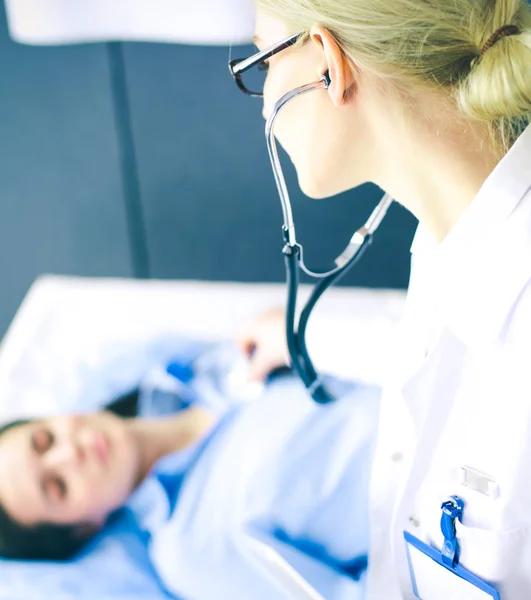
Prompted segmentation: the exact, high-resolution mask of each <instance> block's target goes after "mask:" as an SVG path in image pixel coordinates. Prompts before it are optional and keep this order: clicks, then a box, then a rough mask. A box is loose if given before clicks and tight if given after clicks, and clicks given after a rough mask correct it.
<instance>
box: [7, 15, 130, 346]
mask: <svg viewBox="0 0 531 600" xmlns="http://www.w3.org/2000/svg"><path fill="white" fill-rule="evenodd" d="M0 73H1V84H0V114H1V130H0V131H1V134H0V186H1V187H0V190H1V194H0V198H1V200H0V281H1V295H0V335H1V333H2V332H3V331H4V330H5V328H6V326H7V324H8V323H9V321H10V320H11V318H12V316H13V314H14V312H15V310H16V308H17V307H18V305H19V303H20V301H21V300H22V298H23V296H24V294H25V292H26V291H27V289H28V287H29V285H30V284H31V282H32V281H33V279H34V278H35V277H36V276H37V275H39V274H40V273H43V272H58V273H71V274H76V273H82V274H85V275H124V276H128V275H131V274H132V267H131V259H130V251H129V247H128V240H127V233H126V227H125V224H126V221H125V204H124V201H123V190H122V182H121V174H120V169H119V151H118V146H117V139H116V135H115V125H114V115H113V105H112V101H111V95H110V94H109V63H108V59H107V49H106V48H105V46H90V47H88V46H83V47H73V48H68V49H62V48H61V49H56V48H30V47H24V46H20V45H16V44H13V43H12V42H11V41H10V40H9V39H8V35H7V30H6V24H5V20H4V15H3V11H0Z"/></svg>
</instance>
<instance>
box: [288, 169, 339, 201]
mask: <svg viewBox="0 0 531 600" xmlns="http://www.w3.org/2000/svg"><path fill="white" fill-rule="evenodd" d="M298 179H299V187H300V188H301V190H302V192H303V194H304V195H305V196H308V198H311V199H312V200H323V199H324V198H330V197H331V196H335V195H336V194H337V193H338V192H337V191H335V190H334V189H333V186H331V185H330V182H329V181H320V180H318V179H317V178H316V177H315V176H309V177H303V176H301V175H300V174H298Z"/></svg>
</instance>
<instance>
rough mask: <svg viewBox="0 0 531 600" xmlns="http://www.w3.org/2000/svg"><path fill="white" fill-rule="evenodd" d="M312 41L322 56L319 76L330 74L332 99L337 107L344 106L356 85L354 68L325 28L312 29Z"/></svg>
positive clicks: (329, 89) (317, 26)
mask: <svg viewBox="0 0 531 600" xmlns="http://www.w3.org/2000/svg"><path fill="white" fill-rule="evenodd" d="M310 39H311V40H312V42H313V43H314V44H315V46H316V48H317V51H318V52H319V55H320V59H319V71H320V72H319V74H318V76H319V77H322V76H323V75H324V73H326V72H328V76H329V78H330V86H329V88H328V92H329V94H330V98H331V100H332V102H333V103H334V104H335V106H342V105H343V104H345V101H346V99H347V98H348V97H349V94H350V93H351V91H352V87H353V86H354V84H355V83H356V80H355V77H354V72H353V69H352V66H351V64H350V62H349V61H348V59H347V57H346V56H345V54H344V53H343V51H342V50H341V48H340V47H339V44H338V43H337V41H336V39H335V38H334V36H333V35H332V34H331V33H330V32H329V31H328V30H327V29H325V28H324V27H321V26H320V25H315V26H314V27H312V28H311V29H310Z"/></svg>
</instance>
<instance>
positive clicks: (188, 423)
mask: <svg viewBox="0 0 531 600" xmlns="http://www.w3.org/2000/svg"><path fill="white" fill-rule="evenodd" d="M215 420H216V419H215V417H214V416H213V415H212V414H211V413H210V412H208V411H206V410H205V409H203V408H198V407H194V408H189V409H186V410H183V411H181V412H179V413H177V414H176V415H173V416H171V417H163V418H157V419H129V420H127V421H126V423H127V425H128V427H129V428H130V430H131V432H132V433H133V435H134V436H135V437H136V440H137V444H138V448H139V455H140V464H139V474H138V483H140V482H141V481H143V480H144V478H145V477H146V476H147V475H148V474H149V472H150V471H151V469H152V468H153V466H154V464H155V463H156V462H157V461H158V460H159V459H161V458H162V457H164V456H166V455H168V454H172V453H173V452H176V451H178V450H182V449H184V448H186V447H187V446H190V445H192V444H194V443H195V442H197V441H199V440H200V439H201V438H202V437H203V436H204V435H206V433H208V431H209V430H210V429H211V428H212V426H213V425H214V423H215Z"/></svg>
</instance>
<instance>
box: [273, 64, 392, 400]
mask: <svg viewBox="0 0 531 600" xmlns="http://www.w3.org/2000/svg"><path fill="white" fill-rule="evenodd" d="M329 86H330V77H329V75H328V73H326V74H325V75H323V77H322V78H321V79H320V80H319V81H318V82H315V83H310V84H307V85H304V86H302V87H299V88H297V89H294V90H292V91H290V92H288V93H287V94H285V95H284V96H282V98H280V100H279V101H278V102H277V103H276V104H275V106H274V107H273V110H272V112H271V114H270V115H269V118H268V119H267V123H266V130H265V131H266V139H267V147H268V150H269V157H270V159H271V165H272V167H273V173H274V175H275V181H276V184H277V188H278V193H279V195H280V201H281V203H282V212H283V215H284V225H283V227H282V231H283V235H284V248H283V250H282V252H283V254H284V259H285V263H286V279H287V284H288V301H287V310H286V338H287V344H288V351H289V356H290V359H291V367H292V369H293V370H294V371H295V372H296V373H297V375H298V376H299V377H300V379H301V380H302V382H303V383H304V385H305V386H306V388H307V390H308V393H309V394H310V395H311V397H312V398H313V399H314V400H315V402H317V403H318V404H328V403H329V402H332V401H334V400H335V398H334V397H333V396H332V394H330V392H329V391H328V390H327V389H326V386H325V385H324V383H323V381H322V379H321V378H320V377H319V375H318V373H317V371H316V370H315V368H314V366H313V363H312V360H311V358H310V355H309V353H308V349H307V347H306V329H307V326H308V321H309V319H310V316H311V314H312V311H313V309H314V308H315V306H316V304H317V302H318V301H319V299H320V298H321V296H322V295H323V294H324V293H325V292H326V290H327V289H328V288H330V287H331V286H332V285H334V284H335V283H337V282H338V281H339V280H340V279H341V278H342V277H343V276H344V275H346V274H347V273H348V271H349V270H350V269H351V268H352V267H353V266H354V265H355V264H356V263H357V262H358V261H359V260H360V259H361V258H362V256H363V254H364V252H365V250H366V249H367V248H368V247H369V245H370V244H371V243H372V236H373V234H374V232H375V231H376V230H377V229H378V227H379V226H380V224H381V222H382V220H383V219H384V217H385V215H386V214H387V211H388V210H389V207H390V206H391V204H392V203H393V199H392V198H391V196H389V194H385V196H384V197H383V198H382V200H381V201H380V203H379V204H378V206H377V207H376V209H375V210H374V211H373V213H372V214H371V216H370V217H369V220H368V221H367V222H366V223H365V225H364V226H363V227H361V229H358V231H356V233H355V234H354V235H353V236H352V238H351V240H350V242H349V244H348V246H347V247H346V248H345V250H344V251H343V252H342V253H341V254H340V255H339V256H338V257H337V258H336V259H335V261H334V266H333V267H331V268H330V269H329V270H328V271H324V272H317V271H312V270H311V269H308V267H306V265H305V263H304V253H303V247H302V245H301V244H299V243H298V242H297V237H296V234H295V223H294V221H293V213H292V210H291V202H290V199H289V194H288V189H287V186H286V180H285V178H284V173H283V171H282V166H281V164H280V160H279V158H278V151H277V145H276V141H275V137H274V131H273V128H274V125H275V121H276V118H277V116H278V114H279V113H280V111H281V110H282V109H283V108H284V107H285V106H286V104H287V103H288V102H290V101H291V100H293V99H294V98H297V97H298V96H301V95H303V94H307V93H308V92H313V91H314V90H319V89H328V87H329ZM299 268H300V269H301V270H302V271H304V272H305V273H306V274H307V275H310V277H313V278H315V279H320V281H319V283H317V284H316V286H315V288H314V289H313V292H312V294H311V295H310V298H309V299H308V301H307V302H306V304H305V306H304V308H303V310H302V312H301V314H300V317H299V321H298V324H297V325H296V323H295V319H296V309H297V295H298V289H299Z"/></svg>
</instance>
